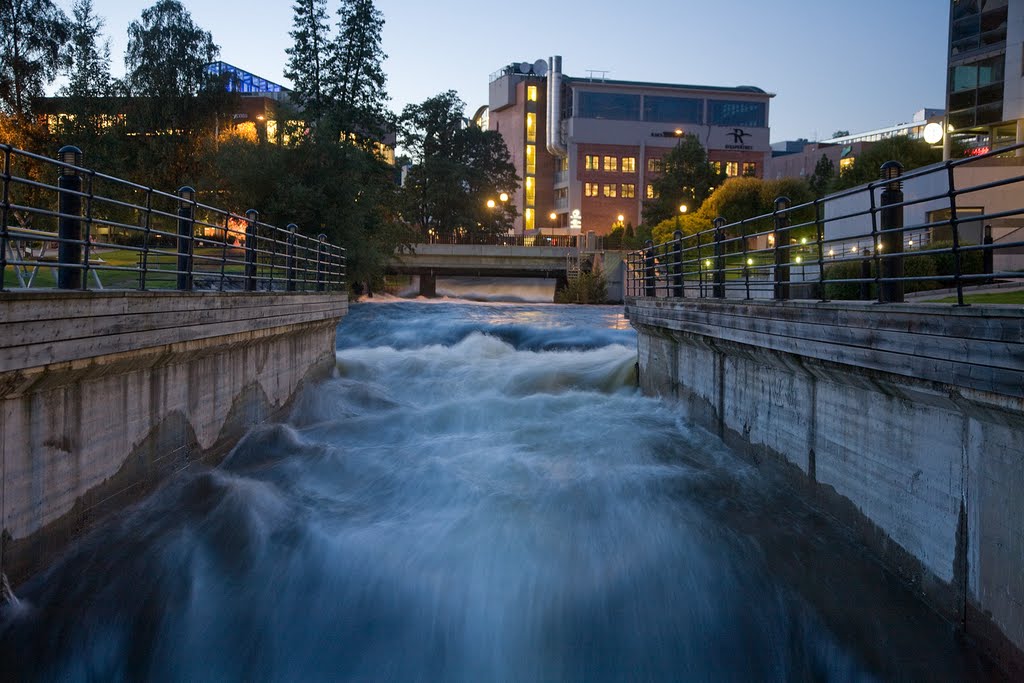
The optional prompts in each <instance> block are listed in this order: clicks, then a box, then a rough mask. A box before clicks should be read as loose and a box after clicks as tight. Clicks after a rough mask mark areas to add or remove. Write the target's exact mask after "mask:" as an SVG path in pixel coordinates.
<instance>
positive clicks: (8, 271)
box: [0, 144, 345, 291]
mask: <svg viewBox="0 0 1024 683" xmlns="http://www.w3.org/2000/svg"><path fill="white" fill-rule="evenodd" d="M0 154H2V176H0V183H2V185H0V272H2V273H3V280H2V281H0V291H2V290H11V289H15V288H53V287H56V288H59V289H77V290H89V289H134V290H167V289H170V290H183V291H189V290H218V291H224V290H241V291H338V290H343V289H344V288H345V250H344V249H343V248H342V247H339V246H337V245H334V244H331V243H329V242H328V241H327V238H326V236H325V235H323V234H320V235H317V236H315V237H314V236H309V235H303V234H301V233H300V232H299V230H298V228H297V226H295V225H288V226H287V227H284V228H281V227H277V226H274V225H270V224H268V223H265V222H262V221H260V220H259V213H258V212H257V211H255V210H252V209H250V210H249V211H246V212H245V213H244V214H239V213H235V212H233V211H230V210H227V209H221V208H217V207H213V206H208V205H206V204H203V203H201V202H199V201H198V200H197V199H196V191H195V190H194V189H193V188H191V187H181V188H179V190H178V191H177V192H176V193H169V192H163V191H160V190H156V189H153V188H151V187H146V186H144V185H139V184H137V183H133V182H130V181H127V180H123V179H120V178H115V177H113V176H108V175H105V174H103V173H99V172H98V171H95V170H91V169H88V168H84V167H83V166H82V153H81V152H80V151H79V150H78V149H77V148H74V147H65V148H62V149H61V150H60V152H59V153H58V158H57V159H50V158H47V157H43V156H39V155H37V154H32V153H30V152H26V151H23V150H20V149H16V148H14V147H11V146H9V145H3V144H0Z"/></svg>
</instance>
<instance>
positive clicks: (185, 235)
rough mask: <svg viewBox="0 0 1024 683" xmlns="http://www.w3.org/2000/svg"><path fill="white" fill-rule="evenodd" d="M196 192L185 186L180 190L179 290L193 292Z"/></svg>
mask: <svg viewBox="0 0 1024 683" xmlns="http://www.w3.org/2000/svg"><path fill="white" fill-rule="evenodd" d="M195 202H196V191H195V189H194V188H191V187H189V186H188V185H184V186H182V187H179V188H178V277H177V288H178V289H179V290H182V291H191V290H192V254H193V248H194V246H193V245H194V244H195V240H194V239H193V228H192V226H193V221H194V219H195Z"/></svg>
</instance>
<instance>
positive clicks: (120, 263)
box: [4, 247, 244, 289]
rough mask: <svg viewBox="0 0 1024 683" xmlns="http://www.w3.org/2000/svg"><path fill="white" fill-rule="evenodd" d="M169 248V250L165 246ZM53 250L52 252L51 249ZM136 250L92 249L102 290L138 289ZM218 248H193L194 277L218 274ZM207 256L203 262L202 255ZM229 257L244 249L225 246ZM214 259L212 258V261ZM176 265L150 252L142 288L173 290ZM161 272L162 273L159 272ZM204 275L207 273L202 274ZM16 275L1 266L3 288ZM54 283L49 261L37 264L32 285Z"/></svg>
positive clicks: (234, 268)
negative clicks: (37, 269)
mask: <svg viewBox="0 0 1024 683" xmlns="http://www.w3.org/2000/svg"><path fill="white" fill-rule="evenodd" d="M168 251H170V249H168ZM54 253H56V252H55V251H54ZM139 253H140V252H137V251H133V250H131V249H110V250H106V249H104V250H101V251H100V252H98V253H97V252H93V254H92V255H91V257H90V258H91V259H102V261H103V262H102V263H95V264H94V265H95V267H96V269H97V271H98V272H99V277H100V282H102V283H103V287H104V289H138V288H139V273H138V271H137V269H138V268H139ZM221 255H222V250H221V248H220V247H201V248H199V249H196V251H195V269H194V273H195V275H196V277H213V276H219V275H220V263H219V259H220V258H221ZM204 256H205V257H210V258H211V260H209V261H207V260H206V259H204V258H202V257H204ZM227 257H228V258H229V259H235V260H238V261H240V260H242V259H243V258H244V251H243V250H242V249H237V248H230V249H228V254H227ZM214 259H216V260H214ZM176 267H177V257H176V255H175V254H174V253H154V252H151V253H150V255H149V259H148V262H147V276H146V289H174V287H175V284H176V275H175V273H173V272H166V271H173V270H174V269H175V268H176ZM106 268H130V269H131V270H105V269H106ZM162 271H163V272H162ZM242 271H243V266H242V264H241V263H233V264H229V265H228V266H227V267H226V268H225V272H226V273H229V274H241V273H242ZM204 274H208V275H204ZM19 286H20V285H19V284H18V278H17V276H16V275H15V274H14V267H13V266H8V267H7V268H6V269H4V288H7V289H17V288H18V287H19ZM56 286H57V277H56V269H55V268H54V267H52V266H51V265H50V264H49V263H47V264H45V265H43V266H41V267H40V268H39V272H38V273H36V276H35V278H34V279H33V281H32V288H33V289H36V288H40V289H49V288H55V287H56ZM88 286H89V288H90V289H94V288H95V287H96V282H95V280H93V277H92V275H89V276H88Z"/></svg>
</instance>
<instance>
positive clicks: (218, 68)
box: [206, 62, 288, 94]
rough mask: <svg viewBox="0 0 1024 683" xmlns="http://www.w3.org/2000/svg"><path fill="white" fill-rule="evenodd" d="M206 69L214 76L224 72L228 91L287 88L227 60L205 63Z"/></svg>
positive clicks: (240, 91)
mask: <svg viewBox="0 0 1024 683" xmlns="http://www.w3.org/2000/svg"><path fill="white" fill-rule="evenodd" d="M206 71H207V73H210V74H213V75H215V76H222V75H225V74H226V75H227V76H228V79H227V89H228V92H238V93H243V94H257V93H267V92H284V91H287V90H288V89H287V88H285V87H284V86H282V85H278V84H277V83H274V82H273V81H268V80H267V79H265V78H262V77H260V76H257V75H256V74H252V73H249V72H248V71H246V70H245V69H239V68H238V67H237V66H233V65H231V64H228V63H227V62H213V63H211V64H207V65H206Z"/></svg>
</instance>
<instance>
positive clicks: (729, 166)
mask: <svg viewBox="0 0 1024 683" xmlns="http://www.w3.org/2000/svg"><path fill="white" fill-rule="evenodd" d="M739 174H740V164H739V162H738V161H727V162H725V175H727V176H729V177H730V178H735V177H736V176H738V175H739Z"/></svg>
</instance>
